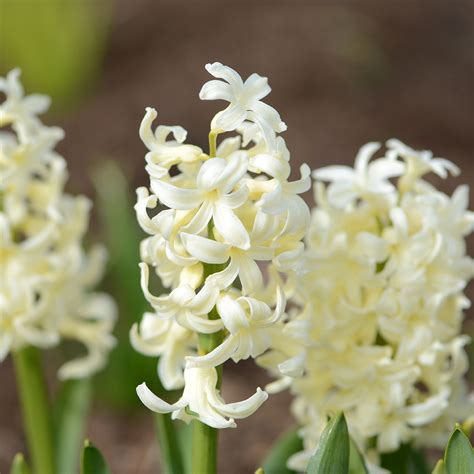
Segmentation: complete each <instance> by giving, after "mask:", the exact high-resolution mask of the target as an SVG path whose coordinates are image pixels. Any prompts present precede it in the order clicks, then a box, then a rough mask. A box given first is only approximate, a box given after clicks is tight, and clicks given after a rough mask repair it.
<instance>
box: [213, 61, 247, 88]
mask: <svg viewBox="0 0 474 474" xmlns="http://www.w3.org/2000/svg"><path fill="white" fill-rule="evenodd" d="M206 71H207V72H208V73H209V74H211V75H212V76H214V77H217V78H218V79H224V80H226V81H227V82H228V83H229V84H230V85H231V86H232V88H233V89H240V88H242V86H243V81H242V78H241V77H240V75H239V73H238V72H237V71H235V70H234V69H232V68H231V67H229V66H224V65H223V64H221V63H219V62H215V63H212V64H206Z"/></svg>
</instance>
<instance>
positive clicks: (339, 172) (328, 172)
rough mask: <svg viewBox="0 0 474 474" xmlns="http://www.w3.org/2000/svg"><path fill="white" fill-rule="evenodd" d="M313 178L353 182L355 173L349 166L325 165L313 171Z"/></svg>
mask: <svg viewBox="0 0 474 474" xmlns="http://www.w3.org/2000/svg"><path fill="white" fill-rule="evenodd" d="M313 178H314V179H320V180H321V181H349V182H351V183H352V182H354V181H355V179H356V175H355V173H354V170H353V169H352V168H351V167H350V166H341V165H333V166H325V167H324V168H319V169H317V170H315V171H313Z"/></svg>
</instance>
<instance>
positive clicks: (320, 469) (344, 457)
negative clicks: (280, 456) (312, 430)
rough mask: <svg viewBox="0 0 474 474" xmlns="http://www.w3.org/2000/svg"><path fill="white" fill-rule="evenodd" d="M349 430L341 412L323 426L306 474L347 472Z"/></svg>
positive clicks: (345, 473)
mask: <svg viewBox="0 0 474 474" xmlns="http://www.w3.org/2000/svg"><path fill="white" fill-rule="evenodd" d="M349 452H350V448H349V432H348V430H347V423H346V419H345V417H344V414H343V413H340V414H338V415H336V416H335V417H333V418H332V419H331V421H330V422H329V423H328V424H327V426H326V428H324V431H323V434H322V435H321V439H320V440H319V443H318V447H317V448H316V452H315V453H314V454H313V456H312V457H311V459H310V461H309V464H308V474H347V472H348V471H349Z"/></svg>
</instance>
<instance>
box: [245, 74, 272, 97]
mask: <svg viewBox="0 0 474 474" xmlns="http://www.w3.org/2000/svg"><path fill="white" fill-rule="evenodd" d="M244 88H245V94H246V95H247V96H251V97H252V98H253V99H254V100H261V99H263V98H264V97H266V96H267V95H268V94H270V92H271V90H272V89H271V87H270V86H269V85H268V79H267V78H266V77H263V76H260V75H259V74H256V73H253V74H252V75H250V76H249V77H248V78H247V79H246V80H245V82H244Z"/></svg>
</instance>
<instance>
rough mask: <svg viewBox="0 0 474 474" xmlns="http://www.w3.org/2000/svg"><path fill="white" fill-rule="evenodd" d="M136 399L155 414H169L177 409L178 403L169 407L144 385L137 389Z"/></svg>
mask: <svg viewBox="0 0 474 474" xmlns="http://www.w3.org/2000/svg"><path fill="white" fill-rule="evenodd" d="M136 390H137V395H138V398H140V400H141V401H142V403H143V404H144V405H145V406H146V407H147V408H148V409H150V410H151V411H154V412H156V413H170V412H172V411H174V410H176V409H177V408H179V406H178V403H176V404H173V405H170V404H169V403H166V402H165V401H164V400H162V399H161V398H159V397H157V396H156V395H155V394H154V393H153V392H152V391H151V390H150V389H149V388H148V387H147V385H146V383H145V382H144V383H142V384H140V385H139V386H138V387H137V389H136Z"/></svg>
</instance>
